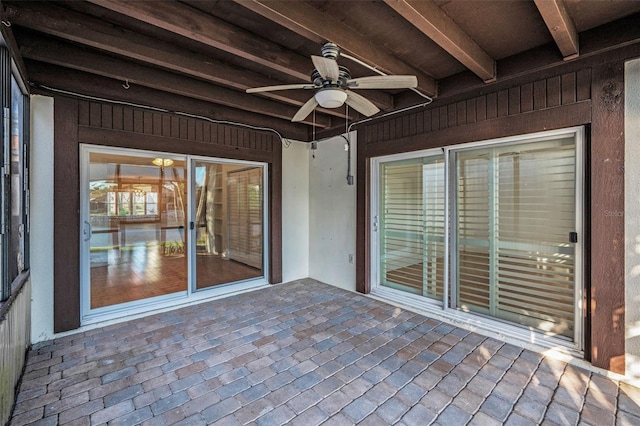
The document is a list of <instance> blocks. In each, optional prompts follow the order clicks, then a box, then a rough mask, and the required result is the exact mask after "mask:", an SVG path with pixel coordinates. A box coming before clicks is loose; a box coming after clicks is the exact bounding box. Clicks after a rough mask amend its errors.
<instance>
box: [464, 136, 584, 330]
mask: <svg viewBox="0 0 640 426" xmlns="http://www.w3.org/2000/svg"><path fill="white" fill-rule="evenodd" d="M453 165H454V167H455V170H456V173H457V179H456V187H455V193H456V196H455V212H456V215H455V217H456V231H457V232H456V239H457V240H456V244H455V247H456V253H455V254H456V260H457V262H456V264H455V265H454V266H455V267H454V268H452V271H453V272H454V274H453V277H454V279H455V280H456V283H457V291H456V305H457V307H459V308H460V309H464V310H469V311H474V312H479V313H483V314H488V315H491V316H494V317H496V318H501V319H506V320H509V321H513V322H516V323H518V324H522V325H527V326H532V327H536V328H538V329H541V330H544V331H548V332H552V333H555V334H559V335H563V336H567V337H573V333H574V316H575V308H574V304H575V273H574V272H575V266H576V265H575V260H576V256H575V245H574V243H572V242H571V235H572V233H573V232H575V230H576V229H577V228H576V210H575V205H576V150H575V141H574V139H573V138H561V139H554V140H549V141H544V142H535V143H530V144H520V145H515V146H510V145H508V146H500V147H491V148H478V149H470V150H465V151H462V152H459V153H456V154H455V163H453Z"/></svg>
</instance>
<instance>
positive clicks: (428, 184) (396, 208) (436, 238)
mask: <svg viewBox="0 0 640 426" xmlns="http://www.w3.org/2000/svg"><path fill="white" fill-rule="evenodd" d="M380 187H381V189H382V198H381V203H382V204H381V213H382V214H381V215H380V277H381V281H380V284H381V285H383V286H386V287H390V288H396V289H399V290H402V291H406V292H409V293H414V294H420V295H422V296H425V297H428V298H432V299H442V294H443V284H444V266H445V257H444V223H445V220H444V156H442V155H436V156H431V157H424V158H417V159H409V160H402V161H395V162H390V163H383V164H381V166H380Z"/></svg>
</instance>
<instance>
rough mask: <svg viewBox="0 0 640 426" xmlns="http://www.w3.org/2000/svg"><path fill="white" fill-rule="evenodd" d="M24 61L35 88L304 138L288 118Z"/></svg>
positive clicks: (304, 130) (299, 127)
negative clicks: (61, 91) (170, 94)
mask: <svg viewBox="0 0 640 426" xmlns="http://www.w3.org/2000/svg"><path fill="white" fill-rule="evenodd" d="M25 63H26V65H27V68H28V69H29V76H30V77H31V79H32V82H34V84H35V87H36V88H39V89H41V90H48V88H53V89H58V90H64V91H69V92H74V93H81V94H83V95H85V96H93V97H97V98H101V99H107V100H112V101H116V102H123V103H129V104H132V105H146V106H149V107H152V108H160V109H163V110H167V111H168V112H183V113H189V114H194V115H200V116H203V117H207V118H209V119H212V120H217V121H230V122H236V123H243V124H247V125H251V126H257V127H263V128H270V129H275V130H277V131H278V132H279V133H280V134H282V136H283V137H285V138H290V139H295V140H301V141H304V140H307V139H308V135H309V132H308V128H309V127H308V126H307V125H305V124H299V123H292V122H291V121H290V120H280V119H275V118H273V117H267V116H264V115H259V114H254V113H250V112H247V111H243V110H239V109H235V108H230V107H226V106H223V105H216V104H212V103H210V102H205V101H201V100H198V99H193V98H187V97H184V96H178V95H175V96H171V97H170V96H167V94H166V93H165V92H162V91H159V90H155V89H151V88H148V87H144V86H136V85H133V86H131V87H130V88H129V89H128V90H123V88H122V86H121V85H120V84H113V80H111V79H109V78H106V77H102V76H98V75H93V74H88V73H85V72H82V71H77V70H73V69H70V68H64V67H59V66H57V65H51V64H47V63H44V62H38V61H33V60H31V59H25Z"/></svg>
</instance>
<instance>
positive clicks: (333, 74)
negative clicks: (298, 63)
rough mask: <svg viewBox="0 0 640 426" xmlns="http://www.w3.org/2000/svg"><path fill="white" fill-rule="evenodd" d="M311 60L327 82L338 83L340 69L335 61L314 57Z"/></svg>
mask: <svg viewBox="0 0 640 426" xmlns="http://www.w3.org/2000/svg"><path fill="white" fill-rule="evenodd" d="M311 60H312V61H313V66H314V67H316V69H317V70H318V72H319V73H320V75H321V76H322V78H324V79H325V80H331V81H338V78H339V77H340V69H339V68H338V63H337V62H336V60H335V59H331V58H324V57H322V56H314V55H312V56H311Z"/></svg>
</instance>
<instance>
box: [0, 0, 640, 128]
mask: <svg viewBox="0 0 640 426" xmlns="http://www.w3.org/2000/svg"><path fill="white" fill-rule="evenodd" d="M1 6H2V12H1V13H2V22H3V24H4V27H5V28H4V30H3V34H4V35H5V37H4V39H5V42H6V44H7V45H8V46H9V47H10V48H13V49H14V50H16V51H18V52H19V53H20V55H21V60H19V61H18V66H19V68H20V69H21V72H22V73H23V74H24V75H25V77H26V79H27V80H28V81H29V83H30V84H31V85H32V86H33V87H34V88H38V87H40V88H41V87H43V86H45V87H49V88H55V89H60V90H66V91H72V92H78V93H83V94H86V95H92V96H99V97H102V98H109V99H115V100H120V101H125V102H132V103H136V104H145V105H150V106H153V107H157V108H165V109H168V110H172V111H178V110H179V111H183V112H190V113H195V114H201V115H205V116H207V117H210V118H212V119H217V120H230V121H236V122H242V123H246V124H250V125H255V126H266V127H270V128H274V129H276V130H278V131H279V132H280V133H282V134H283V136H285V137H288V138H293V139H299V140H312V139H313V138H314V136H315V137H320V136H322V135H329V134H332V133H336V132H339V131H344V129H345V125H346V123H351V122H354V121H357V120H360V119H363V118H365V117H364V116H362V115H360V114H359V113H358V112H356V111H354V110H353V109H346V108H345V107H340V108H336V109H323V108H320V109H318V110H317V112H316V113H312V114H310V115H309V116H308V117H307V118H306V119H305V120H303V121H302V122H300V123H292V122H291V121H290V120H291V118H292V117H293V116H294V114H295V113H296V111H297V110H298V109H299V108H300V107H301V106H302V105H303V104H304V103H305V102H306V101H307V100H308V99H309V98H311V97H312V96H313V94H314V92H315V91H314V90H308V89H298V90H283V91H274V92H265V93H260V94H247V93H245V90H246V89H247V88H252V87H260V86H270V85H279V84H295V83H310V82H311V77H310V75H311V72H312V71H313V65H312V62H311V60H310V55H320V48H321V46H322V44H323V43H325V42H327V41H331V42H333V43H336V44H337V45H338V46H339V47H340V49H341V50H342V52H343V53H345V54H346V55H347V56H346V57H340V58H339V59H338V62H339V64H340V65H343V66H346V67H348V68H349V70H350V73H351V76H352V77H353V78H355V77H363V76H369V75H377V73H378V72H382V73H385V74H411V75H415V76H416V77H417V79H418V87H417V91H411V90H407V89H405V90H397V89H396V90H360V91H358V93H359V94H362V95H363V96H365V97H366V98H367V99H369V100H370V101H372V102H373V103H374V104H375V105H376V106H377V107H378V108H380V110H381V112H380V113H379V114H384V113H386V112H388V111H393V110H397V109H401V108H404V107H407V106H411V105H415V104H420V103H424V102H426V101H425V96H428V97H431V98H447V97H450V96H453V95H456V94H458V93H461V92H463V91H465V90H469V89H472V88H476V87H481V86H483V85H487V84H491V83H493V82H503V81H506V80H508V79H510V78H514V77H516V76H518V75H522V74H524V73H526V72H531V70H534V71H535V70H536V69H545V68H548V67H550V66H553V65H555V64H558V63H562V62H563V61H569V60H575V59H576V58H580V57H584V56H585V55H593V54H597V53H598V52H601V51H604V50H606V49H610V48H612V47H615V46H616V45H618V44H623V43H627V44H628V43H630V42H638V41H639V40H640V36H639V34H638V33H639V31H640V30H639V29H638V28H640V1H617V0H614V1H607V2H605V1H592V0H531V1H530V0H512V1H505V0H478V1H473V0H384V1H364V0H362V1H327V0H311V1H263V0H235V1H203V0H179V1H157V0H155V1H126V0H89V1H33V2H32V1H24V0H21V1H17V0H4V1H2V3H1ZM603 34H606V35H607V37H602V35H603ZM363 64H366V65H367V66H364V65H363ZM372 69H375V70H377V71H374V70H372ZM347 119H348V121H347Z"/></svg>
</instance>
